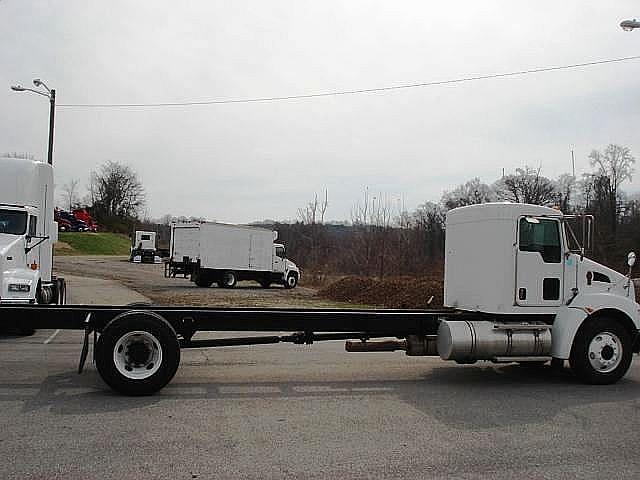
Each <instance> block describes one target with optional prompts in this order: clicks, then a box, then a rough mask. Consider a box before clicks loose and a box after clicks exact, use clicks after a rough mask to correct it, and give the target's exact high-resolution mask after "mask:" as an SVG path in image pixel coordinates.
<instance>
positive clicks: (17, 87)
mask: <svg viewBox="0 0 640 480" xmlns="http://www.w3.org/2000/svg"><path fill="white" fill-rule="evenodd" d="M11 90H13V91H14V92H24V87H22V86H20V85H11Z"/></svg>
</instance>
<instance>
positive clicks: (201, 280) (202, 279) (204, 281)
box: [195, 273, 213, 288]
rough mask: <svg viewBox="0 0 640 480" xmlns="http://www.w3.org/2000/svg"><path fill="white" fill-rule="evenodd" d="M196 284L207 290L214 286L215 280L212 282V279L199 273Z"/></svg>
mask: <svg viewBox="0 0 640 480" xmlns="http://www.w3.org/2000/svg"><path fill="white" fill-rule="evenodd" d="M195 283H196V285H197V286H199V287H203V288H207V287H210V286H211V285H213V280H211V278H209V277H207V276H206V275H202V274H201V273H199V274H198V275H197V276H196V280H195Z"/></svg>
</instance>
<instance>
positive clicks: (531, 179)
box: [494, 166, 557, 205]
mask: <svg viewBox="0 0 640 480" xmlns="http://www.w3.org/2000/svg"><path fill="white" fill-rule="evenodd" d="M494 188H495V191H496V195H497V196H498V198H499V199H501V200H508V201H511V202H516V203H532V204H535V205H547V204H550V203H553V202H554V201H555V200H556V198H557V195H556V189H555V186H554V184H553V182H552V181H551V180H549V179H548V178H547V177H543V176H542V175H540V168H538V169H537V170H535V169H533V168H530V167H528V166H525V167H524V168H517V169H516V173H515V174H511V175H506V176H505V177H503V178H502V179H500V180H498V181H497V182H496V183H495V185H494Z"/></svg>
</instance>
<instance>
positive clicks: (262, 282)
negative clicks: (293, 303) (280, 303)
mask: <svg viewBox="0 0 640 480" xmlns="http://www.w3.org/2000/svg"><path fill="white" fill-rule="evenodd" d="M260 286H261V287H262V288H269V287H270V286H271V281H269V280H260Z"/></svg>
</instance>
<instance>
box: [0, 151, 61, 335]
mask: <svg viewBox="0 0 640 480" xmlns="http://www.w3.org/2000/svg"><path fill="white" fill-rule="evenodd" d="M53 188H54V186H53V168H52V167H51V165H49V164H47V163H43V162H37V161H33V160H28V159H22V158H7V157H0V304H1V305H6V304H34V303H39V304H50V303H58V302H60V301H61V300H63V298H64V281H63V279H56V278H54V276H53V275H52V266H53V243H54V242H55V241H57V239H58V228H57V224H56V223H55V221H54V219H53V211H54V204H53V198H54V197H53ZM3 320H4V319H3ZM18 327H19V328H20V329H22V327H21V326H20V325H18ZM23 330H24V333H29V332H30V331H31V329H30V328H28V327H25V328H24V329H23Z"/></svg>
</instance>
